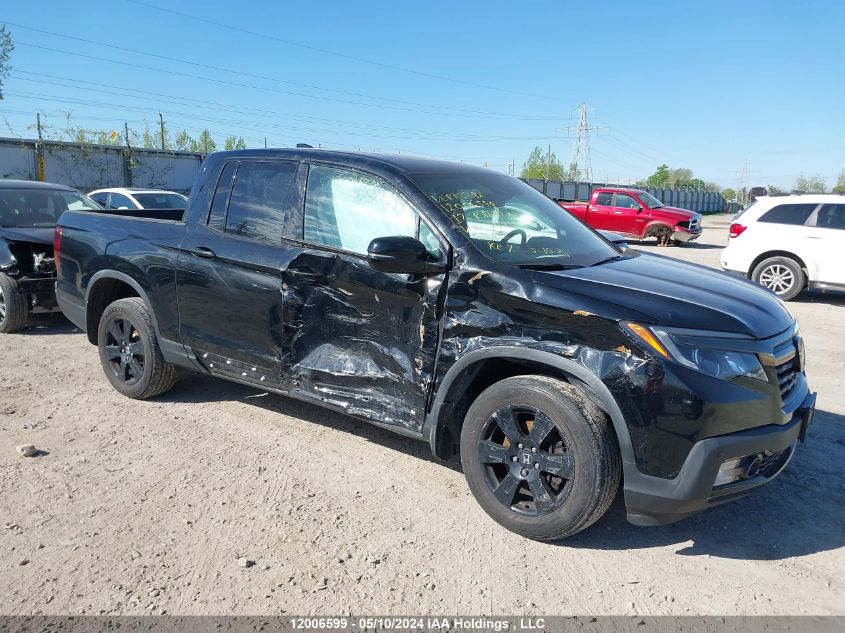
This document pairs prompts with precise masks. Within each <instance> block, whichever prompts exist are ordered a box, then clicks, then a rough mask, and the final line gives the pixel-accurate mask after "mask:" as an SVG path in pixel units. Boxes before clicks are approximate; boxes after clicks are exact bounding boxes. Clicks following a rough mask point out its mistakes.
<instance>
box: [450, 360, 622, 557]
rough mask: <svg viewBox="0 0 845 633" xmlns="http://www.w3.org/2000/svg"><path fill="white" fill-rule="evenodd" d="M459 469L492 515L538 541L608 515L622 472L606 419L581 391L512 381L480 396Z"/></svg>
mask: <svg viewBox="0 0 845 633" xmlns="http://www.w3.org/2000/svg"><path fill="white" fill-rule="evenodd" d="M461 463H462V464H463V468H464V475H465V476H466V479H467V483H468V484H469V487H470V490H472V493H473V495H474V496H475V498H476V500H477V501H478V503H479V504H480V505H481V507H482V508H483V509H484V511H485V512H487V514H489V515H490V516H491V517H492V518H493V519H494V520H495V521H496V522H498V523H499V524H501V525H502V526H504V527H505V528H507V529H508V530H511V531H512V532H516V533H517V534H521V535H523V536H527V537H528V538H532V539H536V540H540V541H551V540H557V539H561V538H564V537H567V536H571V535H572V534H575V533H576V532H580V531H581V530H583V529H585V528H587V527H589V526H590V525H592V524H593V523H594V522H595V521H597V520H598V519H599V518H600V517H601V516H602V515H604V513H605V512H606V511H607V509H608V508H609V507H610V504H611V503H612V501H613V499H614V497H615V496H616V492H617V490H618V488H619V481H620V479H621V468H622V466H621V459H620V457H619V450H618V448H617V444H616V440H615V438H614V436H613V431H612V429H611V427H610V424H609V422H608V420H607V418H606V417H605V415H604V414H603V413H602V412H601V411H600V410H599V409H598V408H597V407H596V406H595V405H594V404H593V403H592V401H590V400H589V399H588V398H587V396H586V395H585V394H584V393H583V392H582V391H581V390H579V389H578V388H576V387H574V386H572V385H570V384H569V383H566V382H563V381H561V380H557V379H554V378H549V377H546V376H515V377H513V378H507V379H505V380H502V381H501V382H498V383H496V384H494V385H492V386H491V387H489V388H488V389H486V390H485V391H484V392H483V393H482V394H481V395H480V396H478V398H477V399H476V400H475V402H473V404H472V406H471V407H470V409H469V411H468V412H467V416H466V419H465V421H464V426H463V428H462V430H461Z"/></svg>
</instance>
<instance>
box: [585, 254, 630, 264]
mask: <svg viewBox="0 0 845 633" xmlns="http://www.w3.org/2000/svg"><path fill="white" fill-rule="evenodd" d="M620 259H622V255H614V256H613V257H606V258H604V259H600V260H599V261H597V262H594V263H592V264H590V266H601V265H602V264H609V263H610V262H615V261H617V260H620Z"/></svg>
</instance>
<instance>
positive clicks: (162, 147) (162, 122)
mask: <svg viewBox="0 0 845 633" xmlns="http://www.w3.org/2000/svg"><path fill="white" fill-rule="evenodd" d="M158 123H159V125H160V126H161V149H164V117H162V116H161V111H159V113H158Z"/></svg>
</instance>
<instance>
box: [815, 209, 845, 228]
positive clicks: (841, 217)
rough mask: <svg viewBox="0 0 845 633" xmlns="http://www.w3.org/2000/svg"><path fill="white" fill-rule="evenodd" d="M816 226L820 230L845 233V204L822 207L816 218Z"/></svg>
mask: <svg viewBox="0 0 845 633" xmlns="http://www.w3.org/2000/svg"><path fill="white" fill-rule="evenodd" d="M816 226H817V227H818V228H820V229H839V230H840V231H845V203H840V204H825V205H822V208H821V209H820V210H819V214H818V216H816Z"/></svg>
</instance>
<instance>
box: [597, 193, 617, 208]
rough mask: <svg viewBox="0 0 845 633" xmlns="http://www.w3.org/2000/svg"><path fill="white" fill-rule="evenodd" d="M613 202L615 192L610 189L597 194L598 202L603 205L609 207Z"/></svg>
mask: <svg viewBox="0 0 845 633" xmlns="http://www.w3.org/2000/svg"><path fill="white" fill-rule="evenodd" d="M612 202H613V194H612V193H610V192H608V191H602V192H601V193H600V194H599V195H597V196H596V202H595V203H596V204H597V205H598V206H601V207H609V206H610V205H611V203H612Z"/></svg>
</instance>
